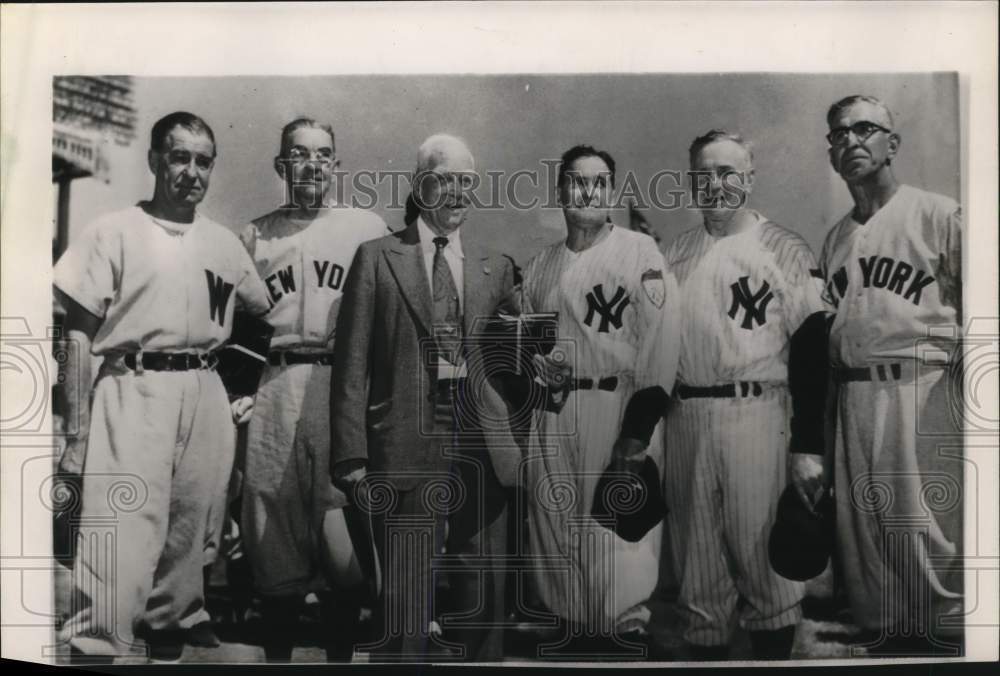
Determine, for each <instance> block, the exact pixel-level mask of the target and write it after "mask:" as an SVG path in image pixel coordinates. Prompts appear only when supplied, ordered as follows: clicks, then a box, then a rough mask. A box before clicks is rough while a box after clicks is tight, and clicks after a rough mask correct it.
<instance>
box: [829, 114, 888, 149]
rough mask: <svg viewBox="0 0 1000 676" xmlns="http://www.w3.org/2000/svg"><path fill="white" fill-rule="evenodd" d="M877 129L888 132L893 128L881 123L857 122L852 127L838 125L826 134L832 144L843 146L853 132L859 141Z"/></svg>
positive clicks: (866, 138)
mask: <svg viewBox="0 0 1000 676" xmlns="http://www.w3.org/2000/svg"><path fill="white" fill-rule="evenodd" d="M877 131H884V132H885V133H886V134H890V133H892V130H891V129H886V128H885V127H883V126H882V125H880V124H875V123H874V122H867V121H864V120H863V121H861V122H855V123H854V124H852V125H851V126H850V127H837V128H836V129H831V130H830V133H829V134H827V135H826V140H827V141H829V143H830V145H832V146H842V145H847V139H848V138H849V137H850V134H851V132H853V133H854V136H855V137H857V139H858V140H859V141H867V140H868V137H869V136H871V135H872V134H874V133H875V132H877Z"/></svg>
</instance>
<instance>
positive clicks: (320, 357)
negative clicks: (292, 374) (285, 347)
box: [267, 351, 333, 366]
mask: <svg viewBox="0 0 1000 676" xmlns="http://www.w3.org/2000/svg"><path fill="white" fill-rule="evenodd" d="M267 363H268V364H270V365H271V366H291V365H295V364H320V365H321V366H329V365H330V364H332V363H333V353H332V352H292V351H275V352H269V353H268V355H267Z"/></svg>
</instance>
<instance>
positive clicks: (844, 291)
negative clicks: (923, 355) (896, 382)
mask: <svg viewBox="0 0 1000 676" xmlns="http://www.w3.org/2000/svg"><path fill="white" fill-rule="evenodd" d="M961 229H962V223H961V215H960V211H959V208H958V205H957V203H955V202H954V201H953V200H951V199H949V198H947V197H944V196H941V195H936V194H934V193H929V192H927V191H924V190H919V189H917V188H913V187H910V186H906V185H903V186H900V188H899V189H898V190H897V191H896V193H895V195H893V197H892V198H891V199H890V200H889V201H888V202H887V203H886V204H885V205H884V206H883V207H882V208H881V209H880V210H879V211H877V212H876V213H875V214H874V215H873V216H872V217H871V218H870V219H869V220H868V222H867V223H865V224H864V225H862V224H859V223H857V222H856V221H855V220H854V219H853V218H852V216H851V214H847V215H846V216H844V218H842V219H841V220H840V222H839V223H837V225H835V226H834V228H833V229H832V230H831V231H830V234H829V235H828V236H827V239H826V242H825V243H824V245H823V255H822V266H823V273H824V277H825V279H826V285H825V288H824V300H825V301H826V302H827V303H829V304H830V305H831V306H832V307H835V308H836V309H837V314H836V318H835V319H834V322H833V325H832V327H831V343H832V349H833V350H834V354H835V355H836V356H837V360H838V363H843V364H847V365H856V364H864V363H867V361H868V360H869V359H871V358H889V357H900V358H901V357H907V356H908V357H912V356H913V349H914V346H915V345H916V344H917V343H916V342H915V341H919V340H925V339H928V337H929V336H931V334H930V333H929V327H931V326H949V325H950V326H956V325H957V324H958V322H959V321H960V312H961V249H960V247H961ZM940 335H941V336H943V335H944V334H940ZM935 336H937V334H935ZM931 340H933V341H937V342H941V343H942V347H946V348H947V347H948V345H947V343H948V341H947V340H945V339H944V338H941V337H940V336H938V337H931Z"/></svg>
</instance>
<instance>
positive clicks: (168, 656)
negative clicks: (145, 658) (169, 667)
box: [145, 630, 186, 662]
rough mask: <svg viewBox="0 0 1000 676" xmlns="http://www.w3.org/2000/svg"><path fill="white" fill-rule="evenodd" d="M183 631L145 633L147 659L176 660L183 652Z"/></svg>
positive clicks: (158, 660) (159, 660) (157, 660)
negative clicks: (147, 651) (147, 650)
mask: <svg viewBox="0 0 1000 676" xmlns="http://www.w3.org/2000/svg"><path fill="white" fill-rule="evenodd" d="M185 633H186V632H183V631H170V630H168V631H149V632H147V633H146V635H145V639H146V646H147V647H148V648H149V659H151V660H154V661H156V662H177V661H178V660H180V659H181V655H183V654H184V642H185V641H184V638H185Z"/></svg>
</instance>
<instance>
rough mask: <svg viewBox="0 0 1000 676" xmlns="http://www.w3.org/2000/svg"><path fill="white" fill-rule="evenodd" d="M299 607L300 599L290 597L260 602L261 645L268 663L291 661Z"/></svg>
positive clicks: (297, 625) (300, 604)
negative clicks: (262, 634)
mask: <svg viewBox="0 0 1000 676" xmlns="http://www.w3.org/2000/svg"><path fill="white" fill-rule="evenodd" d="M301 607H302V601H301V599H298V598H292V597H276V598H268V599H264V600H263V601H262V602H261V615H262V618H261V619H262V622H261V624H262V628H263V631H264V636H263V640H262V643H263V647H264V656H265V658H266V659H267V661H268V662H279V663H287V662H291V661H292V648H293V647H294V646H295V638H296V632H297V631H298V630H299V628H300V624H299V612H300V610H301Z"/></svg>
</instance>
